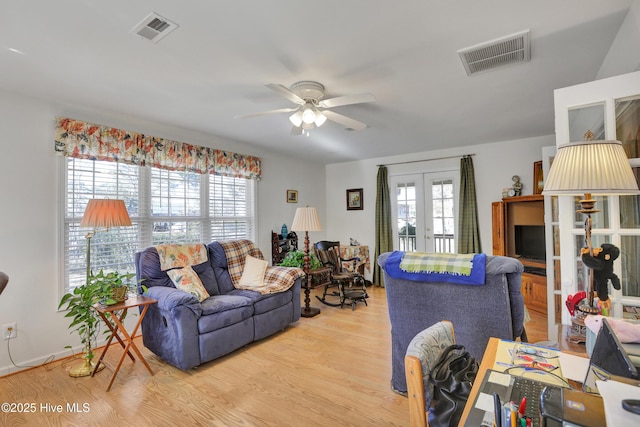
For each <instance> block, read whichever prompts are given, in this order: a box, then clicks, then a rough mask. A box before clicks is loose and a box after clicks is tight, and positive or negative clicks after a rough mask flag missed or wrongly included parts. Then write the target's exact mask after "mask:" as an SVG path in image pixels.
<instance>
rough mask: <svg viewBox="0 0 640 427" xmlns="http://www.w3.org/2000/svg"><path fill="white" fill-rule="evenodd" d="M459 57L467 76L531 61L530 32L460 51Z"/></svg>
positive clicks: (526, 31)
mask: <svg viewBox="0 0 640 427" xmlns="http://www.w3.org/2000/svg"><path fill="white" fill-rule="evenodd" d="M458 55H459V56H460V59H461V60H462V65H463V66H464V70H465V71H466V72H467V75H468V76H470V75H471V74H475V73H478V72H480V71H485V70H490V69H491V68H496V67H501V66H503V65H508V64H515V63H517V62H527V61H529V60H530V59H531V44H530V42H529V30H525V31H522V32H519V33H516V34H512V35H510V36H506V37H501V38H499V39H495V40H491V41H488V42H485V43H481V44H478V45H475V46H471V47H467V48H465V49H460V50H459V51H458Z"/></svg>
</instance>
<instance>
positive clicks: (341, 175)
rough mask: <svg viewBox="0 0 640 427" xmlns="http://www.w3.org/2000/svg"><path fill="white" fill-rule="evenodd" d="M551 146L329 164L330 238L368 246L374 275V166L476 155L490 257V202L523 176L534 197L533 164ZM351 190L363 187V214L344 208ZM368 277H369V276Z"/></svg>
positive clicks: (451, 163)
mask: <svg viewBox="0 0 640 427" xmlns="http://www.w3.org/2000/svg"><path fill="white" fill-rule="evenodd" d="M550 145H555V136H554V135H548V136H544V137H538V138H529V139H520V140H516V141H506V142H496V143H491V144H483V145H474V146H468V147H461V148H451V149H445V150H434V151H426V152H422V153H414V154H410V155H402V156H392V157H385V158H377V159H369V160H362V161H356V162H349V163H337V164H332V165H328V166H327V174H326V177H327V178H326V179H327V184H326V188H327V231H326V234H327V238H328V239H330V240H340V241H341V242H348V241H349V238H350V237H353V238H355V239H356V240H358V241H359V242H360V243H361V244H363V245H368V246H369V253H370V257H371V264H372V271H373V263H375V259H374V253H375V199H376V177H377V173H378V168H377V167H376V165H379V164H390V163H396V162H405V161H414V160H422V159H435V158H441V157H448V156H462V155H464V154H475V156H474V157H473V166H474V171H475V180H476V192H477V196H478V206H479V209H478V216H479V221H480V234H481V236H480V239H481V243H482V249H483V251H484V252H486V253H489V254H490V253H491V245H492V241H491V230H492V225H491V202H494V201H497V200H500V199H501V198H502V189H503V188H504V187H510V186H511V184H512V181H511V177H512V176H513V175H519V176H520V178H521V179H522V183H523V187H522V194H523V195H527V194H532V193H533V162H535V161H538V160H541V159H542V147H544V146H550ZM459 165H460V160H459V159H449V160H437V161H430V162H420V163H409V164H404V165H390V166H388V172H389V175H393V174H400V173H412V172H429V171H437V170H443V169H451V168H459ZM350 188H363V190H364V197H363V200H364V209H363V210H361V211H347V210H346V200H345V199H346V196H345V191H346V190H347V189H350ZM367 276H369V277H370V273H369V274H367Z"/></svg>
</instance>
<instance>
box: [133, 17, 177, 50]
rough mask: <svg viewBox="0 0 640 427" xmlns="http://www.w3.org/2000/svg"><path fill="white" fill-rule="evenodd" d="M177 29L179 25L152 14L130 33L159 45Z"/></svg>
mask: <svg viewBox="0 0 640 427" xmlns="http://www.w3.org/2000/svg"><path fill="white" fill-rule="evenodd" d="M176 28H178V24H176V23H175V22H171V21H169V20H168V19H166V18H163V17H162V16H160V15H158V14H156V13H151V14H150V15H149V16H147V17H146V18H144V19H143V20H142V21H140V22H139V23H138V25H136V26H135V27H133V28H132V29H131V31H130V32H132V33H134V34H137V35H139V36H140V37H142V38H145V39H147V40H150V41H152V42H154V43H158V42H159V41H160V40H161V39H162V38H164V37H166V36H167V35H168V34H169V33H170V32H172V31H173V30H175V29H176Z"/></svg>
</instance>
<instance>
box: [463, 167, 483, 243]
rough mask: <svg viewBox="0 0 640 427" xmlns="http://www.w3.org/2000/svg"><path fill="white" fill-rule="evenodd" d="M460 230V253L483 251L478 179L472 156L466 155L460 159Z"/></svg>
mask: <svg viewBox="0 0 640 427" xmlns="http://www.w3.org/2000/svg"><path fill="white" fill-rule="evenodd" d="M458 230H459V232H458V236H459V237H458V253H459V254H472V253H480V252H482V246H481V245H480V225H479V223H478V202H477V201H476V180H475V175H474V172H473V160H472V159H471V156H464V157H463V158H461V159H460V204H459V220H458Z"/></svg>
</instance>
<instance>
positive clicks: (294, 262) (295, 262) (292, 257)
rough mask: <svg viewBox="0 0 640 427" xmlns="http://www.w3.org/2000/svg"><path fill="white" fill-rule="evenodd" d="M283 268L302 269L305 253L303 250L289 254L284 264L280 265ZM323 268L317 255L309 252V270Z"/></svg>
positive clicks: (283, 261)
mask: <svg viewBox="0 0 640 427" xmlns="http://www.w3.org/2000/svg"><path fill="white" fill-rule="evenodd" d="M279 265H280V266H281V267H298V268H302V266H303V265H304V252H303V251H301V250H299V249H298V250H295V251H291V252H289V253H288V254H287V255H286V256H285V257H284V259H283V260H282V262H281V263H280V264H279ZM320 267H322V263H321V262H320V260H318V257H316V254H314V253H313V252H309V268H310V269H311V270H315V269H316V268H320Z"/></svg>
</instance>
